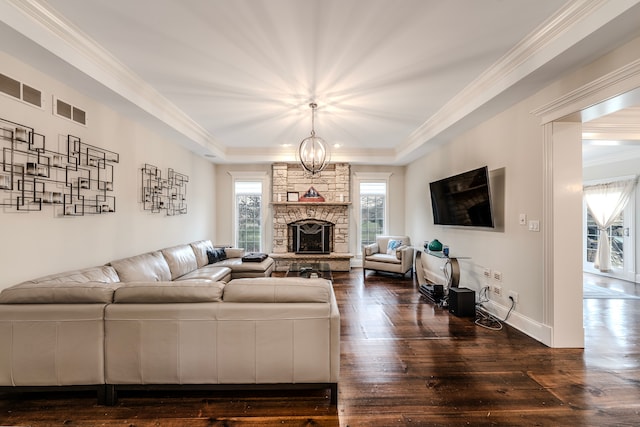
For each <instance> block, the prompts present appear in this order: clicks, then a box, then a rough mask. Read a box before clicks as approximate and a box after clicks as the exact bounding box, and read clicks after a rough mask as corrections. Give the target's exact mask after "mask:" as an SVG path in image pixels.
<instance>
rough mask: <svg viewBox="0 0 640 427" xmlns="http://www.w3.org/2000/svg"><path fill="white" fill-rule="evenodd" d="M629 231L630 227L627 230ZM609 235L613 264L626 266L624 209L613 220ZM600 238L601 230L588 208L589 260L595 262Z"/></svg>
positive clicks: (621, 266) (614, 266) (615, 266)
mask: <svg viewBox="0 0 640 427" xmlns="http://www.w3.org/2000/svg"><path fill="white" fill-rule="evenodd" d="M626 232H627V233H628V229H627V230H626ZM607 234H608V235H609V248H610V250H611V266H612V267H613V268H618V269H621V268H623V267H624V235H625V226H624V211H623V212H622V213H620V215H618V216H617V217H616V219H615V220H614V221H613V224H611V225H610V226H609V228H608V229H607ZM599 239H600V230H599V229H598V225H597V224H596V222H595V220H594V219H593V217H592V216H591V212H589V210H588V209H587V242H586V243H587V262H589V263H593V262H594V261H595V258H596V250H597V249H598V240H599Z"/></svg>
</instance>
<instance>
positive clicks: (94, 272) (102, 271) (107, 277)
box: [21, 265, 120, 284]
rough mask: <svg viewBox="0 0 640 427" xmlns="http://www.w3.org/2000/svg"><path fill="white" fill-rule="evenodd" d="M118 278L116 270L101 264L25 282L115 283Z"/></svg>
mask: <svg viewBox="0 0 640 427" xmlns="http://www.w3.org/2000/svg"><path fill="white" fill-rule="evenodd" d="M119 281H120V278H119V277H118V273H117V272H116V270H115V269H114V268H113V267H111V266H109V265H101V266H98V267H89V268H83V269H81V270H72V271H65V272H63V273H56V274H50V275H48V276H44V277H40V278H38V279H33V280H27V281H26V282H23V283H21V284H26V283H87V282H101V283H115V282H119Z"/></svg>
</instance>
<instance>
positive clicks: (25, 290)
mask: <svg viewBox="0 0 640 427" xmlns="http://www.w3.org/2000/svg"><path fill="white" fill-rule="evenodd" d="M119 286H120V283H117V282H116V283H103V282H83V283H74V282H67V283H64V282H43V283H28V282H25V283H21V284H19V285H16V286H12V287H10V288H7V289H5V290H3V291H2V292H0V304H97V303H103V304H108V303H110V302H112V301H113V293H114V291H115V290H116V289H117V288H118V287H119Z"/></svg>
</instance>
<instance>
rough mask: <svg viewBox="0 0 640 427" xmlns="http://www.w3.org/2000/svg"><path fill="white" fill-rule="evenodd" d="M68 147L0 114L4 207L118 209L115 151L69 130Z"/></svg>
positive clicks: (70, 211) (84, 211)
mask: <svg viewBox="0 0 640 427" xmlns="http://www.w3.org/2000/svg"><path fill="white" fill-rule="evenodd" d="M61 145H64V147H63V148H62V149H61V150H59V151H56V150H53V149H50V148H49V147H47V144H46V139H45V136H44V135H42V134H40V133H37V132H35V130H34V129H33V128H31V127H29V126H25V125H21V124H19V123H15V122H12V121H9V120H5V119H0V146H1V147H2V156H1V158H0V162H1V163H0V190H2V193H0V197H1V200H0V206H3V209H4V210H5V211H7V210H8V209H11V210H13V209H15V210H17V211H20V212H22V211H27V212H28V211H40V210H42V207H43V206H53V207H54V209H55V210H56V211H55V212H56V214H58V215H59V216H82V215H88V214H104V213H110V212H115V210H116V198H115V197H114V196H113V195H112V193H113V175H114V173H113V172H114V164H116V163H119V161H120V156H119V155H118V153H114V152H113V151H109V150H104V149H102V148H99V147H96V146H93V145H90V144H86V143H84V142H82V141H81V140H80V138H78V137H76V136H73V135H67V137H66V141H65V144H61Z"/></svg>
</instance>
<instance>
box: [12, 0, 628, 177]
mask: <svg viewBox="0 0 640 427" xmlns="http://www.w3.org/2000/svg"><path fill="white" fill-rule="evenodd" d="M639 2H640V0H616V1H613V2H607V1H600V0H579V1H569V2H564V1H559V0H446V1H444V0H180V1H178V0H135V1H134V0H91V1H78V0H50V1H48V2H46V1H38V0H0V20H1V21H2V22H3V24H2V23H0V48H2V50H4V51H7V52H8V53H10V54H11V55H13V56H16V57H18V58H20V59H22V60H24V61H25V62H28V63H30V64H32V65H34V66H37V67H39V68H41V69H44V70H47V72H48V73H49V74H51V75H53V76H54V77H57V78H59V79H61V80H62V81H65V82H66V83H68V84H69V85H70V86H72V87H75V88H77V89H78V90H80V91H82V92H84V93H86V94H88V95H90V96H94V97H99V98H100V99H102V100H105V102H106V103H107V104H109V105H110V106H112V107H113V108H116V109H118V110H120V111H123V112H124V113H125V114H127V115H128V116H130V117H133V118H136V119H138V120H140V121H143V122H145V123H148V124H149V125H150V126H153V127H154V128H156V129H158V131H159V132H160V133H162V134H167V135H170V136H171V137H172V138H176V139H178V140H179V141H181V142H182V143H183V144H184V145H185V146H187V147H188V148H189V149H191V150H193V151H194V152H196V153H198V154H200V155H206V156H208V157H209V158H212V159H213V161H215V162H227V163H234V162H241V163H248V162H271V161H282V160H293V159H294V158H295V154H294V153H295V148H296V147H297V145H298V144H299V142H300V141H301V140H302V139H303V138H304V137H306V136H308V134H309V132H310V128H311V112H310V109H309V107H308V104H309V102H310V101H312V100H313V101H315V102H317V103H318V106H319V108H318V114H317V118H316V126H315V129H316V133H317V134H318V135H319V136H321V137H323V138H324V139H325V140H326V141H328V142H329V143H330V144H339V147H338V148H333V149H332V159H333V160H346V161H350V162H353V163H368V164H380V163H384V164H406V163H408V162H410V161H411V160H413V159H414V158H416V157H417V156H419V155H422V154H424V153H425V152H427V151H429V150H430V149H432V148H433V147H435V146H437V145H438V144H440V143H443V142H446V140H447V139H448V138H451V137H452V136H453V135H455V134H456V133H457V132H460V131H461V130H464V129H466V128H468V127H470V126H472V125H473V124H474V123H477V122H478V121H480V120H482V118H483V117H488V116H489V115H491V114H494V113H495V112H497V111H500V110H501V109H504V108H506V107H507V106H508V105H510V104H512V103H513V102H515V101H516V100H518V99H521V98H522V96H527V95H529V94H532V93H534V92H535V91H537V90H539V89H540V88H542V87H543V86H545V85H547V84H549V83H550V82H552V81H553V80H556V79H557V78H558V77H559V75H561V74H563V73H568V72H570V71H572V70H574V69H576V68H577V67H580V66H582V65H584V64H586V63H588V62H590V61H592V60H594V59H595V58H597V57H599V56H601V55H602V54H604V53H606V52H607V51H610V50H611V49H613V48H615V47H617V46H619V45H620V44H622V43H624V42H626V41H628V40H630V39H631V38H633V37H635V36H638V35H640V26H639V25H638V24H637V23H638V22H640V5H638V3H639ZM89 118H90V116H89ZM89 125H90V123H89Z"/></svg>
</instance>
